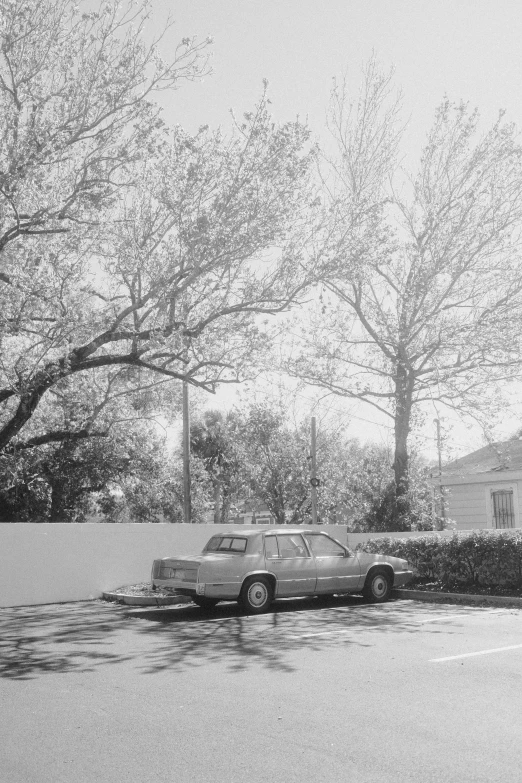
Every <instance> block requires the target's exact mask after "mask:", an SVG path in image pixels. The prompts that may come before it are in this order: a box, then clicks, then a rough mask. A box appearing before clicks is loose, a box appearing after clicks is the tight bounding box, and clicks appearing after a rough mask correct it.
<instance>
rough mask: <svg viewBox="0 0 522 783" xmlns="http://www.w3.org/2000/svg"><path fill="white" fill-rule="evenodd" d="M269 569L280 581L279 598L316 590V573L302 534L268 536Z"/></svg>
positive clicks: (267, 555)
mask: <svg viewBox="0 0 522 783" xmlns="http://www.w3.org/2000/svg"><path fill="white" fill-rule="evenodd" d="M265 558H266V567H267V569H268V570H269V571H271V572H272V573H273V574H275V576H276V579H277V588H276V596H278V597H281V596H291V595H311V594H313V592H314V590H315V581H316V572H315V563H314V558H313V557H312V556H311V554H310V552H309V550H308V549H307V547H306V544H305V542H304V540H303V536H302V535H301V534H300V533H278V534H271V535H267V536H265Z"/></svg>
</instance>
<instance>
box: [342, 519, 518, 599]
mask: <svg viewBox="0 0 522 783" xmlns="http://www.w3.org/2000/svg"><path fill="white" fill-rule="evenodd" d="M357 549H358V550H360V551H363V552H372V553H376V552H380V553H381V554H385V555H395V556H396V557H402V558H404V559H406V560H408V561H409V562H410V563H411V565H412V566H413V568H414V569H415V571H416V574H417V575H418V577H421V578H430V579H434V580H437V581H439V582H440V583H441V585H442V586H445V587H454V586H455V585H459V584H460V585H481V586H484V587H493V586H501V587H521V586H522V531H518V530H517V531H515V532H514V533H507V532H505V531H498V532H497V531H492V530H479V531H474V532H473V533H454V534H453V535H452V536H451V537H449V538H445V537H443V536H439V535H428V536H419V537H418V538H389V537H384V538H374V539H372V540H370V541H367V542H366V543H364V544H359V545H358V546H357Z"/></svg>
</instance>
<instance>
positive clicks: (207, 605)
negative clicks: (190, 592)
mask: <svg viewBox="0 0 522 783" xmlns="http://www.w3.org/2000/svg"><path fill="white" fill-rule="evenodd" d="M192 600H193V601H194V603H195V604H196V605H197V606H199V608H200V609H213V608H214V607H215V606H216V604H218V603H219V600H218V599H217V598H206V597H205V596H204V595H194V596H192Z"/></svg>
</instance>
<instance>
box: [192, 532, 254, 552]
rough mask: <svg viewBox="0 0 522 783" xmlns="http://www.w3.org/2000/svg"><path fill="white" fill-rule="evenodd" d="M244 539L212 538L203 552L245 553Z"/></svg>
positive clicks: (245, 543)
mask: <svg viewBox="0 0 522 783" xmlns="http://www.w3.org/2000/svg"><path fill="white" fill-rule="evenodd" d="M246 545H247V540H246V538H240V537H239V536H212V538H211V539H210V541H209V542H208V544H207V545H206V547H205V549H204V550H203V551H204V552H237V553H240V552H245V550H246Z"/></svg>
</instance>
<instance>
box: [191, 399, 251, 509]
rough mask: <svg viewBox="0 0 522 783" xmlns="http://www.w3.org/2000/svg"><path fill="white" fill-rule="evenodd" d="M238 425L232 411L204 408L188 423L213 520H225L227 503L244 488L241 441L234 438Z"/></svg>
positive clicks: (235, 413) (239, 423) (243, 452)
mask: <svg viewBox="0 0 522 783" xmlns="http://www.w3.org/2000/svg"><path fill="white" fill-rule="evenodd" d="M241 426H242V422H241V419H240V416H239V413H238V412H237V411H234V410H231V411H228V412H226V413H222V412H221V411H216V410H209V411H205V413H204V414H203V416H202V417H201V418H199V419H196V420H193V421H192V423H191V427H190V448H191V453H192V454H193V455H194V456H195V457H197V458H198V459H199V460H200V461H201V463H202V465H203V466H204V468H205V470H206V471H207V473H208V476H209V478H210V481H211V483H212V494H213V502H214V522H215V523H226V522H228V519H229V514H230V509H231V505H232V504H233V502H234V501H235V500H237V499H238V497H240V494H241V492H243V493H244V490H245V487H246V485H245V451H244V443H243V442H242V441H241V439H240V437H238V436H239V434H240V431H241ZM194 484H195V485H196V486H197V484H198V482H197V481H195V482H193V485H194Z"/></svg>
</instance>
